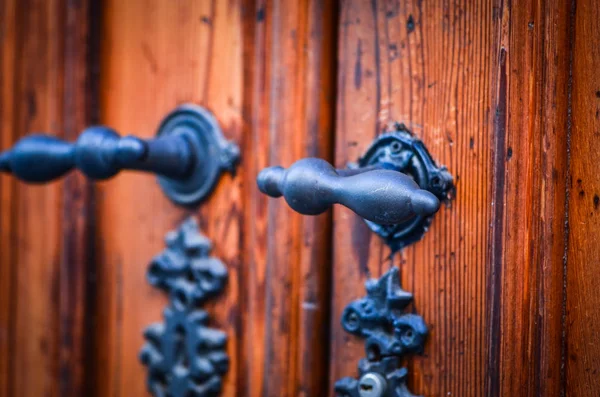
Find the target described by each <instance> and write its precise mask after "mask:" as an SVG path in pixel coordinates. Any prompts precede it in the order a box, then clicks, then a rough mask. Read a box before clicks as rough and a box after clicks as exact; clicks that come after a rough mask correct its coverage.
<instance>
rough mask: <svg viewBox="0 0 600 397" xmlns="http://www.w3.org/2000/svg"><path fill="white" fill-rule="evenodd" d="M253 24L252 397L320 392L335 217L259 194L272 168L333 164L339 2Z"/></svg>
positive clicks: (248, 100)
mask: <svg viewBox="0 0 600 397" xmlns="http://www.w3.org/2000/svg"><path fill="white" fill-rule="evenodd" d="M252 10H253V12H252V14H251V15H247V16H246V18H245V23H246V24H251V26H247V32H248V33H249V36H248V37H251V38H250V39H247V40H246V47H247V48H249V50H247V53H246V57H245V62H244V64H245V65H246V72H245V76H247V79H248V83H247V85H246V86H247V87H250V88H249V92H247V94H246V95H245V109H246V110H245V111H246V115H247V116H246V119H247V120H248V123H249V124H248V126H247V131H246V134H247V142H248V144H247V152H246V153H245V157H244V159H245V164H246V167H247V170H248V174H247V186H248V187H247V191H246V192H245V194H247V196H248V201H247V206H246V219H247V221H246V227H245V229H244V232H245V240H244V241H245V246H246V251H245V258H246V259H245V262H246V263H245V266H247V273H246V276H245V278H246V279H247V280H248V292H247V294H246V295H245V298H246V299H245V302H247V303H246V304H245V306H246V307H245V310H244V312H245V313H246V316H245V326H246V328H245V333H246V348H245V351H244V354H245V362H244V363H245V366H246V370H247V371H248V378H247V381H246V382H247V387H246V390H245V394H243V395H247V396H257V397H258V396H277V397H281V396H320V395H324V394H325V393H326V391H325V390H326V387H327V384H326V383H327V365H326V363H327V349H325V348H324V346H325V343H326V338H327V329H328V327H327V326H328V307H329V293H328V292H329V279H330V278H329V277H330V276H329V272H330V270H329V261H330V252H329V246H330V230H331V229H330V225H331V218H330V215H328V214H325V215H321V216H318V217H314V218H312V217H302V216H299V215H298V214H296V213H294V212H293V211H291V210H290V209H289V208H288V206H287V204H286V203H285V202H283V201H282V200H270V199H267V198H266V197H265V196H264V195H262V194H261V193H260V192H258V189H257V188H256V184H255V179H256V175H257V174H258V172H259V171H260V170H261V169H262V168H264V167H267V166H270V165H275V164H280V165H282V166H289V165H290V164H291V163H293V162H294V161H296V160H298V159H300V158H303V157H309V156H312V157H321V158H325V159H331V157H332V153H331V149H332V136H333V133H332V123H333V111H334V107H333V104H334V99H333V96H334V93H335V79H334V72H335V65H334V54H335V45H336V43H335V24H336V6H335V2H333V1H318V0H317V1H308V2H300V3H298V2H292V1H289V2H270V1H267V2H262V1H259V2H258V3H257V4H255V5H254V7H253V8H252Z"/></svg>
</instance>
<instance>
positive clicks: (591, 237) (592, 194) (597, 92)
mask: <svg viewBox="0 0 600 397" xmlns="http://www.w3.org/2000/svg"><path fill="white" fill-rule="evenodd" d="M576 6H577V8H576V11H575V13H574V21H573V23H574V27H573V30H574V47H573V72H572V89H573V92H572V112H571V115H572V120H571V122H572V127H571V135H570V149H571V150H570V176H569V188H570V189H569V246H568V253H567V302H566V315H567V319H566V337H567V351H566V385H567V395H568V396H591V395H594V394H597V393H598V390H599V388H600V378H599V377H598V373H599V371H600V347H599V346H598V343H597V341H598V327H599V326H600V310H599V306H598V302H599V300H598V293H597V291H598V289H599V288H600V282H599V281H598V264H599V263H600V246H599V244H598V233H599V232H598V230H600V228H599V226H600V217H599V216H600V215H599V212H598V211H599V207H600V204H599V203H600V199H599V197H600V178H599V177H598V173H597V172H595V170H594V169H595V168H596V164H598V161H600V151H599V149H600V146H599V145H600V144H599V142H600V141H599V137H600V76H599V75H598V73H597V72H596V71H597V70H598V68H599V67H600V47H599V44H600V22H599V21H600V19H599V18H600V9H599V8H598V3H597V2H595V1H589V0H578V1H577V2H576Z"/></svg>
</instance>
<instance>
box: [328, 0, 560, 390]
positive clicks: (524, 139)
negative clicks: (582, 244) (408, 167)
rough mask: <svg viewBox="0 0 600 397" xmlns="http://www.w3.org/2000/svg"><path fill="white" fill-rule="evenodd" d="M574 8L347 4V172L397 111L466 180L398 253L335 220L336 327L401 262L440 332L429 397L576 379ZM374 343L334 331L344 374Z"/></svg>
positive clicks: (340, 158) (415, 381)
mask: <svg viewBox="0 0 600 397" xmlns="http://www.w3.org/2000/svg"><path fill="white" fill-rule="evenodd" d="M569 15H570V5H569V4H566V3H564V2H559V1H535V0H531V1H526V2H519V5H518V6H517V5H515V4H514V3H513V4H512V5H511V2H502V1H497V2H492V3H489V2H485V1H476V2H472V1H460V2H454V3H452V4H448V3H446V2H440V1H436V2H420V1H408V2H395V1H389V2H385V1H374V2H371V3H367V2H360V1H345V2H343V3H342V10H341V21H340V55H339V57H340V69H339V97H338V116H337V117H338V121H337V145H336V148H337V150H336V163H337V166H340V167H341V166H344V164H345V163H346V162H347V161H353V160H355V159H356V158H358V156H360V155H361V154H362V153H363V151H364V150H365V149H366V147H367V145H368V144H369V143H370V142H371V140H372V139H373V138H374V137H375V136H377V134H379V133H380V132H381V130H382V129H383V128H384V127H385V126H386V125H387V124H388V123H389V122H392V121H402V122H404V123H405V124H407V125H408V126H409V127H410V128H411V129H412V130H413V132H414V133H415V134H416V135H417V136H418V137H420V138H421V139H422V140H423V141H424V143H425V144H426V145H427V147H428V148H429V150H430V151H431V153H432V155H433V157H434V158H435V159H436V160H437V161H438V163H439V164H444V165H446V166H448V168H449V170H450V172H451V173H452V174H453V175H454V177H455V178H456V186H457V194H456V200H455V201H454V202H452V204H451V206H449V207H447V208H443V209H442V210H441V211H440V213H438V214H437V215H436V217H435V219H434V221H433V224H432V226H431V229H430V230H429V232H428V233H427V234H426V236H425V238H424V239H423V240H422V241H421V242H419V243H417V244H415V245H414V246H412V247H410V248H408V249H406V250H404V252H402V253H400V254H398V255H395V256H394V257H393V258H391V259H389V258H388V257H389V250H388V249H387V248H386V247H384V246H383V245H382V243H381V241H380V240H379V238H378V237H377V236H372V235H371V232H370V231H369V230H368V229H367V228H366V226H365V225H364V224H363V222H362V221H361V220H360V219H359V218H358V217H357V216H355V215H354V214H352V213H351V212H349V211H347V210H345V209H343V208H338V209H336V211H335V215H334V287H333V288H334V289H333V297H334V298H333V313H332V316H333V317H332V324H333V327H335V324H339V318H340V315H341V312H342V310H343V308H344V307H345V305H346V304H347V303H349V302H350V301H351V300H353V299H356V298H358V297H360V296H363V295H364V287H363V284H364V281H365V280H366V279H367V278H369V277H378V276H380V275H381V274H382V273H383V272H384V271H386V270H387V269H388V268H389V266H391V265H397V266H399V267H400V269H401V271H402V276H403V277H402V279H403V285H404V287H405V288H406V289H407V290H409V291H411V292H413V293H414V295H415V308H414V310H416V312H417V313H419V314H421V315H422V316H423V317H424V318H425V321H426V322H427V323H428V324H429V326H430V338H429V341H428V343H427V345H426V351H425V355H424V356H422V357H415V358H411V359H409V363H410V364H409V370H410V374H411V375H410V376H411V378H410V384H411V388H412V390H413V391H414V392H416V393H422V394H424V395H427V396H446V395H456V396H482V395H486V396H496V395H523V396H525V395H528V396H533V395H557V394H556V393H557V392H558V391H559V390H560V388H561V351H562V350H561V348H562V341H561V335H562V322H561V321H562V299H563V288H562V286H563V281H564V277H563V261H562V257H563V255H562V252H563V250H564V241H565V239H564V220H565V210H564V209H565V183H566V182H565V181H566V159H567V150H566V118H567V112H568V102H567V98H568V92H567V86H568V85H567V82H568V75H569V70H568V65H569V61H568V60H569V57H568V53H569V41H568V40H569V37H568V31H569V29H568V27H569ZM362 356H364V349H363V347H362V342H361V341H359V340H358V339H355V338H353V337H350V336H347V335H344V334H343V331H342V330H341V327H340V328H338V329H337V330H335V331H333V330H332V353H331V382H330V383H333V382H334V381H335V380H336V379H339V378H340V377H343V376H348V375H353V374H355V373H356V364H357V362H358V360H359V358H361V357H362Z"/></svg>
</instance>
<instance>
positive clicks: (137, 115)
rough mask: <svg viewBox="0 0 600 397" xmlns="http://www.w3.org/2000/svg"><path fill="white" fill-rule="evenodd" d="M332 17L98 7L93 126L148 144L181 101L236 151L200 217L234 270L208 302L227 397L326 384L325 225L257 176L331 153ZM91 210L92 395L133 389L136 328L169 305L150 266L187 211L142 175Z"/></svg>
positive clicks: (250, 8) (279, 8)
mask: <svg viewBox="0 0 600 397" xmlns="http://www.w3.org/2000/svg"><path fill="white" fill-rule="evenodd" d="M132 15H135V18H132V17H131V16H132ZM334 18H335V15H334V14H333V6H332V3H331V4H322V3H320V2H316V1H315V2H308V3H306V4H298V5H297V6H292V3H289V4H288V5H278V4H262V3H258V4H253V3H251V2H248V4H239V3H231V2H225V1H213V2H194V1H185V2H178V3H177V4H173V3H166V2H162V1H152V2H145V1H128V2H120V1H113V2H108V3H106V4H105V6H104V16H103V25H102V27H103V44H102V52H101V54H102V63H101V82H100V86H101V118H100V120H101V122H102V123H104V124H108V125H111V126H112V127H114V128H116V129H118V130H120V131H124V132H125V131H126V132H128V133H134V134H137V135H140V136H152V134H154V131H155V128H156V125H157V124H158V122H159V121H160V119H161V118H162V117H163V116H164V115H165V113H166V112H167V111H169V110H171V109H173V108H174V107H175V106H176V105H178V104H181V103H185V102H192V103H196V104H200V105H203V106H205V107H207V108H208V109H209V110H211V111H212V112H213V113H214V114H215V115H216V117H217V118H218V120H219V122H220V124H221V126H222V128H223V131H224V134H225V136H226V137H227V138H228V139H233V140H234V141H235V142H236V143H237V144H238V145H239V146H240V147H241V149H242V156H243V163H242V166H241V167H240V168H239V171H238V173H237V176H236V177H235V178H231V177H230V176H225V177H224V179H223V180H222V181H221V183H220V185H219V187H218V188H217V190H216V191H215V192H214V193H213V195H212V196H211V197H210V199H209V200H208V201H207V202H206V203H204V204H203V205H202V206H201V207H200V210H199V212H197V213H196V215H198V217H199V219H200V224H201V227H202V230H203V232H204V233H205V234H206V235H207V236H208V237H209V238H210V239H211V240H212V241H213V242H214V246H215V249H214V250H213V254H214V255H216V256H218V257H219V258H221V259H222V260H223V261H224V262H225V263H226V265H227V267H228V269H229V272H230V273H229V284H228V287H227V289H226V290H225V292H224V293H223V295H222V296H221V297H220V298H219V299H218V301H217V303H216V304H214V305H210V307H209V312H210V313H211V315H212V316H213V318H214V319H215V321H214V322H213V324H214V325H215V326H217V327H219V328H221V329H223V330H225V331H226V332H227V333H228V335H229V343H228V353H229V356H230V359H231V365H230V370H229V373H228V374H227V376H226V378H225V379H226V380H225V390H224V392H223V395H225V396H244V395H247V396H260V395H265V396H267V395H268V396H278V397H279V396H288V395H289V396H291V395H321V394H322V393H324V389H325V388H326V376H327V375H326V369H325V362H326V359H325V357H326V354H327V351H326V349H323V348H322V346H323V344H324V343H325V339H324V338H325V333H326V330H327V315H326V313H327V307H328V299H329V298H328V295H327V293H326V291H327V290H328V288H327V280H328V278H327V274H328V269H327V261H328V253H329V251H328V246H329V244H328V242H329V231H328V230H329V229H328V224H329V220H328V218H327V216H324V217H321V218H316V219H307V220H303V219H302V218H301V217H300V216H298V215H294V214H293V213H292V212H291V211H290V210H289V209H288V208H287V206H286V205H285V204H284V203H283V202H277V201H269V200H267V199H266V198H264V197H263V196H261V195H260V194H259V193H258V190H257V188H256V185H255V178H256V174H257V173H258V171H259V170H260V169H261V168H262V167H264V166H267V165H269V164H272V163H282V164H284V165H289V164H290V163H291V162H292V161H294V160H296V159H299V158H302V157H305V156H307V155H316V156H319V157H325V158H327V157H328V156H330V140H331V137H332V130H331V127H330V126H331V121H332V115H333V109H332V107H331V103H332V101H333V99H332V95H333V85H334V80H333V78H332V75H333V72H334V69H333V64H332V62H333V60H334V57H333V46H334V45H335V41H334V40H333V36H331V32H332V31H333V29H334V25H333V23H334V22H335V19H334ZM242 33H243V34H242ZM97 205H98V216H97V217H98V224H99V232H98V249H97V253H98V256H99V258H100V259H99V260H100V265H99V269H100V271H99V284H98V292H99V293H98V301H97V307H98V318H99V321H98V329H100V330H102V331H101V332H98V333H97V339H96V340H97V343H96V349H97V354H98V363H99V368H98V374H99V379H98V390H99V395H111V394H112V395H142V394H143V393H144V392H145V388H146V386H145V370H144V368H143V367H142V365H141V364H140V363H139V362H138V358H137V354H138V351H139V349H140V347H141V345H142V343H143V338H142V333H141V332H142V330H143V328H144V327H145V326H147V325H148V324H150V323H152V322H156V321H160V320H161V312H162V310H163V308H164V307H165V305H166V303H167V300H166V297H165V296H164V295H163V293H162V292H160V291H157V290H155V289H153V288H152V287H150V286H149V285H148V284H147V282H146V280H145V272H146V269H147V266H148V262H149V261H150V259H151V258H152V256H153V255H154V254H156V253H158V252H159V251H160V250H161V249H162V248H163V235H164V233H165V232H166V231H167V230H169V229H171V228H174V227H176V226H177V224H178V223H179V222H180V221H181V220H182V219H183V217H184V216H185V214H184V212H183V211H181V210H178V209H177V208H176V207H175V206H174V205H172V204H171V203H169V202H168V201H167V200H166V199H165V198H164V197H163V195H162V193H161V192H160V190H159V189H158V186H157V185H156V183H155V181H154V180H153V178H148V177H147V176H139V175H125V176H123V177H122V178H118V180H114V181H111V182H110V183H107V184H105V185H103V186H102V187H101V189H100V191H99V193H98V196H97ZM315 231H316V234H315ZM100 374H103V375H100Z"/></svg>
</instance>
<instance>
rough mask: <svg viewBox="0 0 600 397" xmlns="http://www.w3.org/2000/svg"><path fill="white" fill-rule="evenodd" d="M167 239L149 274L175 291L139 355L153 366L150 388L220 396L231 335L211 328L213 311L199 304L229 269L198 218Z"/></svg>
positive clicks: (168, 395) (169, 394)
mask: <svg viewBox="0 0 600 397" xmlns="http://www.w3.org/2000/svg"><path fill="white" fill-rule="evenodd" d="M165 240H166V245H167V248H166V249H165V250H164V251H163V252H161V253H160V254H159V255H157V256H156V257H155V258H154V260H153V261H152V263H151V264H150V267H149V269H148V274H147V277H148V281H149V282H150V284H152V285H154V286H156V287H158V288H161V289H163V290H165V291H166V292H167V293H169V296H170V305H169V306H168V307H167V308H166V309H165V311H164V323H157V324H153V325H151V326H149V327H148V328H147V329H146V330H145V332H144V337H145V338H146V341H147V342H146V344H145V345H144V347H143V348H142V351H141V353H140V360H141V361H142V363H143V364H144V365H146V366H147V367H148V380H147V383H148V390H149V391H150V393H152V394H153V395H154V396H157V397H189V396H207V397H208V396H218V395H219V394H220V392H221V388H222V377H223V375H224V374H225V373H226V372H227V370H228V366H229V358H228V356H227V353H226V351H225V348H226V343H227V335H226V334H225V333H224V332H223V331H221V330H218V329H214V328H211V327H209V316H208V313H207V312H206V311H204V310H202V309H200V308H199V306H200V305H202V304H203V303H204V302H206V301H207V300H208V299H209V298H211V297H214V296H216V295H217V294H219V293H220V292H221V291H222V290H223V288H224V287H225V283H226V281H227V268H226V267H225V265H224V264H223V262H221V261H220V260H219V259H217V258H214V257H211V256H209V252H210V250H211V247H212V246H211V242H210V240H209V239H208V238H206V237H205V236H204V235H202V234H201V233H200V231H199V228H198V224H197V222H196V220H195V219H194V218H191V217H190V218H188V219H187V220H186V221H184V222H183V223H182V224H181V226H180V227H179V229H177V230H175V231H171V232H169V233H168V234H167V236H166V238H165Z"/></svg>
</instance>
